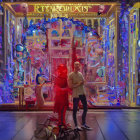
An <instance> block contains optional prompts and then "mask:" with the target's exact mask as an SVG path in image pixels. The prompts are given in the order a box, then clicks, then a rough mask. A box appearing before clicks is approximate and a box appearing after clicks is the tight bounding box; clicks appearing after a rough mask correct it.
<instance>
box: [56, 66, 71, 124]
mask: <svg viewBox="0 0 140 140" xmlns="http://www.w3.org/2000/svg"><path fill="white" fill-rule="evenodd" d="M57 73H58V76H57V77H56V78H55V81H54V89H55V103H54V112H57V113H58V125H59V126H66V122H65V115H66V110H67V108H68V104H69V102H68V90H69V89H68V84H67V67H66V66H64V65H62V64H61V65H59V66H58V69H57Z"/></svg>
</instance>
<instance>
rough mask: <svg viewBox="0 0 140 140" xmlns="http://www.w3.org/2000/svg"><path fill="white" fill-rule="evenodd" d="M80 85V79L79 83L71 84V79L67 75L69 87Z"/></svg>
mask: <svg viewBox="0 0 140 140" xmlns="http://www.w3.org/2000/svg"><path fill="white" fill-rule="evenodd" d="M80 85H81V81H80V82H79V83H77V84H73V82H72V79H71V78H70V77H69V78H68V86H69V87H70V88H72V89H73V88H76V87H78V86H80Z"/></svg>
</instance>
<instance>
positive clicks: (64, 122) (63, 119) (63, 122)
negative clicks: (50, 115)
mask: <svg viewBox="0 0 140 140" xmlns="http://www.w3.org/2000/svg"><path fill="white" fill-rule="evenodd" d="M66 111H67V106H65V107H64V108H63V111H62V114H63V115H62V124H63V125H64V126H65V125H66V121H65V115H66Z"/></svg>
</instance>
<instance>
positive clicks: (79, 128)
mask: <svg viewBox="0 0 140 140" xmlns="http://www.w3.org/2000/svg"><path fill="white" fill-rule="evenodd" d="M74 129H75V130H77V131H82V129H81V127H79V126H76V127H75V128H74Z"/></svg>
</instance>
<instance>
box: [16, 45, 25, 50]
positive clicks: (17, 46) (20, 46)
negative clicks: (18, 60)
mask: <svg viewBox="0 0 140 140" xmlns="http://www.w3.org/2000/svg"><path fill="white" fill-rule="evenodd" d="M23 49H24V47H23V46H22V44H17V45H16V51H17V52H22V51H23Z"/></svg>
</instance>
